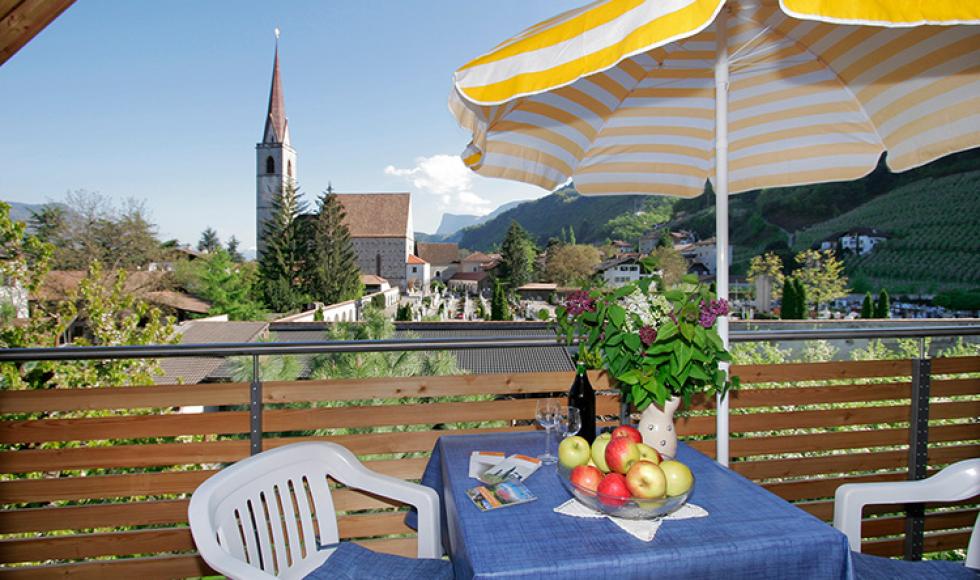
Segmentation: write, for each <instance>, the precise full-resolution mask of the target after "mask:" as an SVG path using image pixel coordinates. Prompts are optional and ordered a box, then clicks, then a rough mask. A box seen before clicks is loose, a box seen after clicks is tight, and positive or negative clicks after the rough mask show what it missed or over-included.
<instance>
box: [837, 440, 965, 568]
mask: <svg viewBox="0 0 980 580" xmlns="http://www.w3.org/2000/svg"><path fill="white" fill-rule="evenodd" d="M978 493H980V459H968V460H966V461H960V462H959V463H954V464H953V465H950V466H949V467H947V468H945V469H943V470H942V471H940V472H939V473H937V474H936V475H933V476H932V477H930V478H928V479H923V480H920V481H895V482H883V483H846V484H844V485H842V486H840V487H838V488H837V493H836V494H835V495H834V527H835V528H837V529H838V530H840V531H841V532H843V533H844V535H846V536H847V541H848V543H849V544H850V546H851V550H853V551H855V552H860V551H861V510H862V509H863V508H864V506H865V505H869V504H870V505H875V504H901V503H920V502H933V501H959V500H962V499H968V498H971V497H973V496H975V495H977V494H978Z"/></svg>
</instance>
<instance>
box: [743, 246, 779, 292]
mask: <svg viewBox="0 0 980 580" xmlns="http://www.w3.org/2000/svg"><path fill="white" fill-rule="evenodd" d="M761 276H769V279H770V281H771V286H770V287H771V288H772V296H771V297H772V299H773V300H779V297H780V296H782V289H783V280H784V278H785V276H784V275H783V260H782V258H780V257H779V256H777V255H776V254H775V253H774V252H766V253H764V254H762V255H761V256H755V257H753V258H752V260H751V261H750V262H749V272H748V280H749V284H755V281H756V279H757V278H759V277H761Z"/></svg>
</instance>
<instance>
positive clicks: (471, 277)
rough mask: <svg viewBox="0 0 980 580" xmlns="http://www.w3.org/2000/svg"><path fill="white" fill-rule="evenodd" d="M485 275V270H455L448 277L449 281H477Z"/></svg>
mask: <svg viewBox="0 0 980 580" xmlns="http://www.w3.org/2000/svg"><path fill="white" fill-rule="evenodd" d="M486 277H487V273H486V272H456V273H455V274H453V277H452V278H450V279H449V281H450V282H452V281H453V280H456V281H458V282H479V281H481V280H483V279H484V278H486Z"/></svg>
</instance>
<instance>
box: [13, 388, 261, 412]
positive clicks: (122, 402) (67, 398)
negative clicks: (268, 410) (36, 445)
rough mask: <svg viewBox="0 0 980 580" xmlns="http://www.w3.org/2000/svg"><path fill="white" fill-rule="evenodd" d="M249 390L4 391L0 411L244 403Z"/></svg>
mask: <svg viewBox="0 0 980 580" xmlns="http://www.w3.org/2000/svg"><path fill="white" fill-rule="evenodd" d="M248 389H249V386H248V384H246V383H201V384H199V385H159V386H141V387H102V388H92V389H44V390H32V391H3V392H2V393H0V413H42V412H52V411H94V410H102V409H148V408H153V409H159V408H168V407H189V406H214V407H216V406H220V405H246V404H248Z"/></svg>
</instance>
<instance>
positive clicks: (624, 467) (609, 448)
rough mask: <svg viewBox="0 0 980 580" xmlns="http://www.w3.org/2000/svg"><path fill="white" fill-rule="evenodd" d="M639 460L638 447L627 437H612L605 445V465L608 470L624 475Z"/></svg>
mask: <svg viewBox="0 0 980 580" xmlns="http://www.w3.org/2000/svg"><path fill="white" fill-rule="evenodd" d="M639 460H640V449H639V448H638V447H637V446H636V443H634V442H633V440H632V439H630V438H629V437H613V438H612V441H610V442H609V445H606V465H608V466H609V469H610V471H615V472H616V473H621V474H623V475H626V472H627V471H629V470H630V467H633V464H634V463H636V462H637V461H639Z"/></svg>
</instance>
